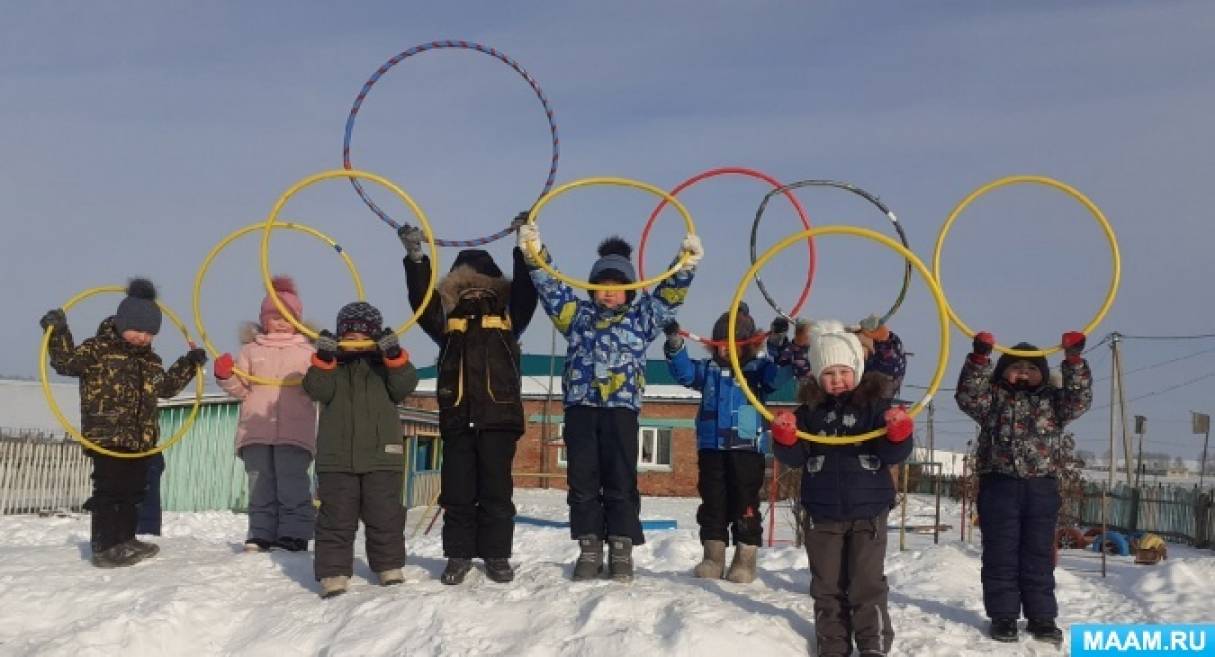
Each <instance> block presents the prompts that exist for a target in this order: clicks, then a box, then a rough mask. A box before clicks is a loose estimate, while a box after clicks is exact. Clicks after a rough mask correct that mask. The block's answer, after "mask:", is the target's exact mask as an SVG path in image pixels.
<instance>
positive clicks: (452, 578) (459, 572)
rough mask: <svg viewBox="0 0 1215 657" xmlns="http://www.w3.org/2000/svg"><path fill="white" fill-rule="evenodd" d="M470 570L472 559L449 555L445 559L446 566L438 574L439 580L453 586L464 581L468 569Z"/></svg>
mask: <svg viewBox="0 0 1215 657" xmlns="http://www.w3.org/2000/svg"><path fill="white" fill-rule="evenodd" d="M470 570H472V559H465V558H463V557H450V558H448V559H447V567H446V568H444V569H443V574H442V575H439V581H440V582H443V583H444V584H447V585H448V586H454V585H456V584H460V583H462V582H464V578H465V576H467V575H468V571H470Z"/></svg>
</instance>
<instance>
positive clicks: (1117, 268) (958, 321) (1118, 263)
mask: <svg viewBox="0 0 1215 657" xmlns="http://www.w3.org/2000/svg"><path fill="white" fill-rule="evenodd" d="M1021 183H1033V184H1037V185H1045V186H1047V187H1053V188H1055V189H1057V190H1059V191H1061V192H1063V193H1065V194H1067V195H1068V196H1070V197H1072V198H1073V199H1075V200H1077V201H1079V202H1080V204H1081V205H1083V206H1084V207H1085V209H1087V210H1088V211H1089V213H1090V214H1092V215H1093V218H1094V219H1096V220H1097V224H1098V225H1099V226H1101V231H1102V232H1103V233H1105V239H1106V240H1107V241H1108V242H1109V245H1110V258H1111V261H1112V264H1113V275H1112V276H1111V277H1110V285H1109V289H1108V290H1107V291H1106V293H1105V301H1104V302H1103V303H1102V304H1101V308H1100V310H1098V311H1097V314H1096V316H1094V317H1093V319H1092V321H1090V322H1089V323H1088V324H1086V325H1085V326H1084V328H1083V329H1081V331H1082V332H1083V333H1084V334H1085V335H1090V334H1092V332H1093V329H1095V328H1097V326H1098V325H1099V324H1101V321H1102V320H1104V319H1105V316H1106V314H1107V313H1109V311H1110V308H1111V307H1112V306H1113V305H1114V297H1116V296H1117V295H1118V285H1119V283H1120V282H1121V280H1122V256H1121V255H1119V252H1118V238H1117V237H1116V236H1115V235H1114V229H1113V227H1112V226H1110V222H1109V220H1108V219H1106V218H1105V215H1104V214H1103V213H1102V212H1101V208H1098V207H1097V204H1096V203H1093V202H1092V201H1091V200H1089V198H1088V197H1087V196H1085V195H1084V194H1082V193H1080V190H1078V189H1076V188H1075V187H1072V186H1071V185H1068V184H1067V183H1064V182H1060V181H1058V180H1055V179H1054V178H1047V177H1046V176H1007V177H1005V178H1000V179H998V180H993V181H991V182H989V183H987V184H986V185H983V186H982V187H980V188H978V189H976V190H975V191H973V192H971V193H970V195H969V196H967V197H966V198H964V199H962V202H961V203H958V205H957V207H955V208H954V209H953V212H950V213H949V218H948V219H946V220H945V223H944V225H942V226H941V232H940V233H938V234H937V246H936V249H934V250H933V253H932V275H933V276H934V277H935V278H936V281H937V283H938V284H940V283H941V250H942V247H943V246H944V245H945V236H946V235H947V234H949V229H950V227H952V226H953V222H954V221H956V220H957V218H958V216H959V215H961V214H962V211H963V210H965V209H966V208H967V207H968V206H969V205H970V204H971V203H973V202H974V201H975V200H976V199H978V198H979V197H980V196H983V195H984V194H986V193H988V192H990V191H992V190H995V189H999V188H1001V187H1006V186H1008V185H1016V184H1021ZM945 308H946V310H947V311H948V312H949V319H951V320H952V321H953V323H954V324H955V325H956V326H957V327H958V329H959V330H961V331H962V333H964V334H966V337H968V338H971V337H974V335H975V331H974V330H972V329H971V328H970V327H969V326H967V325H966V322H963V321H962V318H960V317H958V315H957V313H955V312H954V311H953V308H951V307H950V306H948V305H947V306H946V307H945ZM1062 348H1063V347H1062V345H1055V346H1053V347H1050V348H1049V349H1033V350H1023V349H1012V348H1010V347H1005V346H1003V345H999V344H997V345H995V349H996V351H999V352H1000V353H1004V354H1008V355H1010V356H1021V357H1024V358H1036V357H1038V356H1049V355H1051V354H1053V353H1055V352H1057V351H1059V350H1060V349H1062Z"/></svg>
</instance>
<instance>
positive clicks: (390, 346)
mask: <svg viewBox="0 0 1215 657" xmlns="http://www.w3.org/2000/svg"><path fill="white" fill-rule="evenodd" d="M375 344H376V347H378V348H379V350H380V353H381V354H384V357H385V358H397V357H399V356H400V355H401V342H400V340H398V339H397V334H396V333H393V332H392V329H390V328H386V329H384V330H382V331H380V334H379V335H378V336H376V339H375Z"/></svg>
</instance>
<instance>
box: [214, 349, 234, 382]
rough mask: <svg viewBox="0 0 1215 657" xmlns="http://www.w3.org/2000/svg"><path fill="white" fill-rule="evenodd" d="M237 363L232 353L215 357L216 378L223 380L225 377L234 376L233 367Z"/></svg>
mask: <svg viewBox="0 0 1215 657" xmlns="http://www.w3.org/2000/svg"><path fill="white" fill-rule="evenodd" d="M235 364H236V363H235V362H233V360H232V354H224V355H222V356H220V357H219V358H216V359H215V378H217V379H219V380H220V381H223V380H224V379H230V378H232V367H233V366H234V365H235Z"/></svg>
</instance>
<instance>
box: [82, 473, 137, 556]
mask: <svg viewBox="0 0 1215 657" xmlns="http://www.w3.org/2000/svg"><path fill="white" fill-rule="evenodd" d="M85 451H86V453H87V454H88V457H89V458H90V459H92V460H93V475H92V478H93V495H92V496H91V497H89V499H88V500H87V501H86V502H85V503H84V508H86V509H88V510H89V512H90V513H91V514H92V519H91V522H92V533H91V536H90V540H89V543H90V545H91V547H92V548H93V553H94V554H96V553H98V552H101V551H103V550H108V549H110V548H112V547H114V546H115V545H118V544H119V543H125V542H127V541H129V540H131V539H132V538H135V525H136V523H137V522H138V520H139V506H138V505H139V503H140V502H142V501H143V499H144V495H145V494H146V492H147V490H148V465H149V462H150V461H151V460H152V459H151V457H146V456H145V457H141V458H134V459H123V458H117V457H114V456H108V455H106V454H101V453H99V452H94V451H93V450H85Z"/></svg>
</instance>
